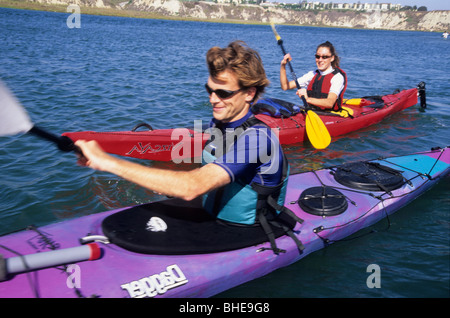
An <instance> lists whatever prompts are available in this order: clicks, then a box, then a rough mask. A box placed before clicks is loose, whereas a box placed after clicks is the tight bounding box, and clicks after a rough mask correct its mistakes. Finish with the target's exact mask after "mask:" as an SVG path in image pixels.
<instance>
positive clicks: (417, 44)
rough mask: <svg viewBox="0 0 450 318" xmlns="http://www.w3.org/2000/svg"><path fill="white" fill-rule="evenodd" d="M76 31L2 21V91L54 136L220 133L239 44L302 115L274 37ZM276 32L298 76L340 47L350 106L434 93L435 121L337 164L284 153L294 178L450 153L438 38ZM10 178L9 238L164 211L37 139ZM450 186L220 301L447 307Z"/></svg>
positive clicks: (387, 128) (146, 23)
mask: <svg viewBox="0 0 450 318" xmlns="http://www.w3.org/2000/svg"><path fill="white" fill-rule="evenodd" d="M68 18H69V13H67V14H65V13H51V12H38V11H26V10H14V9H4V8H0V79H1V80H2V81H4V82H5V83H6V84H7V85H8V87H10V89H11V90H12V91H14V93H15V94H16V96H17V97H18V99H19V100H20V101H21V103H22V104H23V105H24V107H25V108H26V110H27V111H28V112H29V114H30V117H31V119H32V121H33V122H34V123H35V124H36V125H38V126H40V127H42V128H45V129H47V130H49V131H51V132H53V133H55V134H60V133H63V132H65V131H77V130H97V131H101V130H104V131H106V130H128V129H131V128H132V127H134V126H135V125H136V124H137V123H140V122H148V123H150V124H151V125H152V126H153V127H154V128H166V127H186V126H192V125H193V121H194V120H195V119H197V120H198V119H201V120H205V121H208V120H209V118H210V116H211V109H210V106H209V102H208V96H207V95H206V92H205V91H204V87H203V85H204V83H205V81H206V80H207V76H208V75H207V69H206V65H205V53H206V51H207V50H208V49H209V48H210V47H211V46H216V45H217V46H221V47H223V46H225V45H227V44H228V43H229V42H231V41H233V40H237V39H239V40H243V41H245V42H247V43H248V44H249V45H250V46H251V47H253V48H255V49H257V50H258V51H259V52H260V54H261V57H262V59H263V62H264V65H265V68H266V71H267V75H268V77H269V79H270V80H271V86H270V87H269V89H268V90H267V93H266V96H271V97H277V98H282V99H286V100H290V101H293V102H296V101H297V97H296V95H295V94H294V92H293V91H290V92H283V91H282V90H281V89H280V87H279V82H278V72H279V64H280V61H281V58H282V55H281V52H280V50H279V48H278V46H277V44H276V41H275V38H274V36H273V33H272V31H271V28H270V27H269V26H258V25H239V24H220V23H203V22H183V21H165V20H151V19H132V18H119V17H100V16H88V15H83V13H82V14H81V27H80V28H72V29H71V28H69V27H68V26H67V23H66V22H67V19H68ZM278 32H279V33H280V35H281V36H282V38H283V40H284V44H285V47H286V49H287V50H288V51H289V52H291V54H292V56H293V58H294V59H293V61H292V63H293V66H294V69H295V70H296V72H297V75H301V74H302V73H304V72H307V71H309V70H313V69H315V61H314V57H313V55H314V53H315V48H316V46H317V45H318V44H319V43H322V42H324V41H327V40H329V41H330V42H332V43H333V44H334V45H335V47H336V48H337V51H338V54H339V55H340V56H341V66H342V68H343V69H344V70H345V71H346V72H347V74H348V78H349V83H348V88H347V92H346V97H362V96H367V95H382V94H386V93H391V92H393V91H394V90H396V89H407V88H411V87H415V86H416V85H417V84H418V83H419V82H421V81H424V82H426V85H427V102H428V107H427V109H426V110H425V111H420V110H419V107H418V105H417V106H415V107H412V108H409V109H407V110H405V111H403V112H401V113H398V114H396V115H394V116H392V117H389V118H387V119H385V120H384V121H383V122H382V123H380V124H377V125H374V126H371V127H368V128H365V129H363V130H360V131H357V132H354V133H351V134H349V135H346V136H342V137H340V138H336V139H333V142H332V144H331V145H330V146H329V147H328V148H327V149H325V150H315V149H313V148H311V147H310V146H308V145H304V144H296V145H289V146H286V147H285V148H284V149H285V151H286V153H287V155H288V158H289V160H290V163H291V166H292V170H293V173H296V172H301V171H305V170H309V169H312V168H320V167H323V166H329V165H334V164H339V163H344V162H346V161H349V160H352V161H354V160H360V159H373V158H376V157H379V156H386V155H402V154H407V153H411V152H415V151H421V150H428V149H430V148H431V147H433V146H447V145H450V137H449V134H450V114H449V107H450V81H449V75H448V74H449V73H450V55H449V53H448V52H449V49H450V40H444V39H442V38H441V36H440V33H426V32H399V31H383V30H354V29H334V28H311V27H295V26H278ZM141 163H142V164H144V165H149V166H157V167H165V168H169V169H189V168H190V167H189V166H188V167H187V166H180V165H175V164H172V163H161V162H150V161H145V162H144V161H141ZM0 171H1V172H0V173H1V177H0V234H4V233H8V232H11V231H15V230H18V229H22V228H24V227H26V226H27V225H29V224H35V225H45V224H48V223H52V222H58V221H62V220H65V219H70V218H76V217H80V216H83V215H87V214H92V213H98V212H101V211H105V210H107V209H113V208H118V207H123V206H129V205H134V204H139V203H144V202H148V201H154V200H159V199H161V197H160V196H158V195H156V194H154V193H152V192H151V191H147V190H143V189H140V188H139V187H137V186H136V185H133V184H130V183H128V182H126V181H123V180H121V179H120V178H118V177H115V176H112V175H109V174H106V173H101V172H94V171H92V170H90V169H87V168H84V167H80V166H78V165H77V164H76V158H75V156H74V155H73V154H71V153H62V152H60V151H58V150H57V149H56V148H55V147H54V146H53V145H50V144H48V143H47V142H45V141H42V140H40V139H37V138H35V137H33V136H29V135H20V136H11V137H0ZM449 181H450V178H446V179H444V180H442V181H441V182H440V184H438V185H437V186H436V187H434V188H433V190H431V191H429V192H427V193H426V194H424V195H423V196H421V197H420V198H419V199H417V200H416V201H414V202H412V203H411V204H409V205H407V206H406V207H404V208H403V209H401V210H400V211H398V212H397V213H395V214H394V215H392V216H391V217H390V218H389V220H383V221H381V222H379V223H378V224H376V225H375V226H374V227H373V228H371V229H368V230H366V231H363V232H362V233H358V234H357V235H356V236H355V237H354V239H351V240H348V241H344V242H340V243H336V244H333V245H331V246H330V247H328V248H326V249H323V250H321V251H318V252H316V253H313V254H311V255H309V256H308V257H306V258H305V259H303V260H301V261H299V262H298V263H296V264H293V265H291V266H289V267H286V268H282V269H280V270H277V271H275V272H274V273H271V274H269V275H267V276H265V277H263V278H260V279H258V280H255V281H253V282H250V283H246V284H244V285H241V286H238V287H236V288H234V289H232V290H229V291H226V292H224V293H222V294H220V295H218V296H219V297H287V298H289V297H301V298H305V297H449V296H450V286H449V285H450V269H449V267H450V260H449V258H450V251H449V249H450V247H449V246H450V242H449V241H450V236H449V235H450V223H449V221H450V218H449V214H450V200H449V197H450V196H449V194H450V182H449ZM388 221H389V222H388ZM369 233H370V234H369ZM365 234H367V235H365ZM370 264H377V265H379V266H380V269H381V272H380V273H381V288H373V289H371V288H368V287H367V284H366V280H367V278H368V276H369V273H367V267H368V266H369V265H370Z"/></svg>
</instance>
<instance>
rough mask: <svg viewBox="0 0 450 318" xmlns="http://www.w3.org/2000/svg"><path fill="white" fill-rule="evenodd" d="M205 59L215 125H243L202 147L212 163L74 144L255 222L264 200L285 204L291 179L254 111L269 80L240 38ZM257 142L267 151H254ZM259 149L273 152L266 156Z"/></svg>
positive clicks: (88, 157)
mask: <svg viewBox="0 0 450 318" xmlns="http://www.w3.org/2000/svg"><path fill="white" fill-rule="evenodd" d="M206 60H207V65H208V68H209V73H210V75H209V78H208V81H207V84H206V85H205V87H206V90H207V92H208V93H209V95H210V103H211V105H212V107H213V109H212V110H213V117H214V118H213V120H212V126H213V127H215V128H216V129H219V131H220V132H222V133H224V134H226V133H227V132H229V131H230V129H231V130H232V131H233V132H234V130H236V129H238V128H239V130H240V133H239V134H238V135H236V134H234V136H235V137H237V141H236V142H234V143H231V144H229V143H226V142H225V141H226V140H228V139H229V138H225V137H224V138H223V140H222V141H220V142H218V141H217V140H214V141H212V142H211V143H210V145H209V147H208V148H209V152H208V151H204V153H205V156H210V157H209V158H206V159H209V160H205V161H209V163H206V164H204V165H202V166H201V167H200V168H197V169H194V170H191V171H171V170H165V169H157V168H152V167H145V166H142V165H140V164H137V163H133V162H130V161H127V160H123V159H121V158H117V157H113V156H110V155H108V154H106V153H105V152H104V151H103V150H102V149H101V148H100V147H99V146H98V144H97V143H96V142H95V141H89V142H86V141H81V140H80V141H77V143H76V145H77V146H79V147H80V148H81V150H82V152H83V154H84V158H81V161H82V163H83V164H84V165H86V166H89V167H91V168H93V169H97V170H100V171H107V172H110V173H113V174H116V175H117V176H119V177H122V178H124V179H126V180H129V181H131V182H134V183H136V184H138V185H140V186H142V187H145V188H148V189H150V190H153V191H155V192H158V193H161V194H164V195H167V196H171V197H177V198H181V199H183V200H187V201H190V200H193V199H194V198H196V197H198V196H201V195H205V196H204V206H205V209H206V210H207V211H208V212H210V213H211V214H213V215H215V216H216V217H217V218H219V219H221V220H224V221H228V222H232V223H240V224H247V225H249V224H254V223H255V222H257V221H258V216H257V214H258V211H257V210H260V206H261V200H263V201H266V200H267V198H268V197H271V204H272V206H274V205H275V206H277V204H278V206H277V208H278V209H279V210H283V208H282V204H283V201H284V193H285V186H286V183H287V168H288V167H287V161H285V160H283V159H284V155H283V154H282V150H281V146H280V145H279V142H278V140H277V139H276V138H273V135H272V134H271V132H270V129H268V128H267V127H265V126H264V125H263V124H262V123H260V122H258V121H257V120H256V119H255V118H254V117H253V116H252V114H251V112H250V106H251V104H252V103H253V102H254V101H256V100H257V99H258V97H259V96H260V94H262V93H263V92H264V89H265V87H266V86H267V85H268V84H269V80H268V79H267V77H266V74H265V71H264V67H263V64H262V61H261V58H260V56H259V54H258V53H257V52H256V51H254V50H253V49H251V48H249V47H248V46H247V45H246V44H245V43H244V42H241V41H236V42H232V43H230V44H229V45H228V47H226V48H223V49H222V48H218V47H214V48H211V49H210V50H209V51H208V53H207V58H206ZM217 139H218V140H219V139H220V138H217ZM254 147H257V148H258V149H257V150H261V149H263V150H264V151H252V150H254ZM260 153H265V154H269V155H268V156H265V157H264V158H263V159H264V160H262V157H263V156H261V155H260ZM258 187H259V188H263V189H264V191H263V192H265V193H261V191H260V190H259V188H258ZM274 202H275V203H274ZM257 203H258V208H257ZM262 205H265V204H262ZM273 209H275V208H273Z"/></svg>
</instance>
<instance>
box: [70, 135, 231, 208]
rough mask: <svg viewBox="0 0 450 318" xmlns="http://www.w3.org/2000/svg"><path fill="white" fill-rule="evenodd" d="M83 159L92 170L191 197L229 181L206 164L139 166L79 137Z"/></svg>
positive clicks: (168, 194)
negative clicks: (175, 167) (173, 167)
mask: <svg viewBox="0 0 450 318" xmlns="http://www.w3.org/2000/svg"><path fill="white" fill-rule="evenodd" d="M76 145H77V146H78V147H80V148H81V150H82V152H83V155H84V158H81V163H82V164H83V165H86V166H88V167H91V168H92V169H96V170H100V171H106V172H109V173H112V174H115V175H117V176H119V177H121V178H124V179H126V180H128V181H131V182H133V183H136V184H138V185H140V186H142V187H145V188H147V189H150V190H152V191H155V192H158V193H161V194H164V195H167V196H172V197H177V198H181V199H183V200H187V201H190V200H193V199H195V198H196V197H198V196H200V195H202V194H204V193H206V192H209V191H211V190H214V189H216V188H219V187H221V186H224V185H226V184H228V183H230V181H231V180H230V176H229V175H228V173H227V172H226V171H225V170H224V169H223V168H221V167H220V166H218V165H215V164H207V165H205V166H202V167H200V168H197V169H194V170H191V171H172V170H166V169H158V168H152V167H146V166H142V165H140V164H137V163H134V162H131V161H127V160H123V159H121V158H117V157H114V156H111V155H109V154H107V153H105V152H104V151H103V150H102V149H101V148H100V146H99V145H98V143H97V142H95V141H88V142H86V141H83V140H79V141H77V142H76Z"/></svg>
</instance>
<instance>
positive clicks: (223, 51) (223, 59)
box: [206, 41, 270, 101]
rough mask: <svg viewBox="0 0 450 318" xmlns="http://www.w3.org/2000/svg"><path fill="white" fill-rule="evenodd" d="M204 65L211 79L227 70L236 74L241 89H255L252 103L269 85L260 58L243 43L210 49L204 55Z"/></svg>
mask: <svg viewBox="0 0 450 318" xmlns="http://www.w3.org/2000/svg"><path fill="white" fill-rule="evenodd" d="M206 63H207V65H208V70H209V74H210V75H211V77H214V78H215V77H217V76H218V74H220V73H221V72H224V71H226V70H228V71H231V72H233V73H234V74H236V76H237V78H238V81H239V85H240V87H241V88H244V89H246V88H250V87H255V88H256V94H255V98H254V101H256V100H257V99H258V97H259V96H260V95H261V94H262V93H264V90H265V87H266V86H268V85H269V83H270V81H269V80H268V79H267V76H266V71H265V70H264V66H263V63H262V60H261V56H260V55H259V53H258V52H257V51H255V50H253V49H252V48H250V47H249V46H248V45H247V44H246V43H245V42H243V41H234V42H231V43H230V44H229V45H228V46H227V47H225V48H220V47H217V46H215V47H212V48H211V49H209V50H208V53H206Z"/></svg>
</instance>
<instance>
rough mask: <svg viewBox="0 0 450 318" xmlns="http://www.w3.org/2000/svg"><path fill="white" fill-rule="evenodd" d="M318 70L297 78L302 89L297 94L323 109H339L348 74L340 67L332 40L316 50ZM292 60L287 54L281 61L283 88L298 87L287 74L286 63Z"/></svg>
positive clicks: (281, 82)
mask: <svg viewBox="0 0 450 318" xmlns="http://www.w3.org/2000/svg"><path fill="white" fill-rule="evenodd" d="M315 57H316V64H317V70H316V71H311V72H309V73H307V74H305V75H303V76H302V77H299V78H298V79H297V82H298V84H299V85H300V89H299V90H298V91H297V95H298V96H299V97H301V96H302V95H303V96H305V98H306V101H307V102H308V104H310V105H314V106H317V107H319V108H321V109H329V110H334V111H338V110H340V109H341V103H342V99H343V97H344V92H345V89H346V88H347V75H346V74H345V72H344V71H343V70H342V69H340V67H339V56H338V55H337V54H336V50H335V48H334V46H333V44H331V43H330V42H328V41H327V42H325V43H322V44H320V45H319V46H318V47H317V50H316V55H315ZM290 60H292V58H291V55H290V54H286V55H285V56H284V58H283V60H282V61H281V67H280V84H281V88H282V89H283V90H288V89H294V88H297V83H296V81H295V80H293V81H290V82H289V80H288V78H287V74H286V64H287V63H288V61H290Z"/></svg>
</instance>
